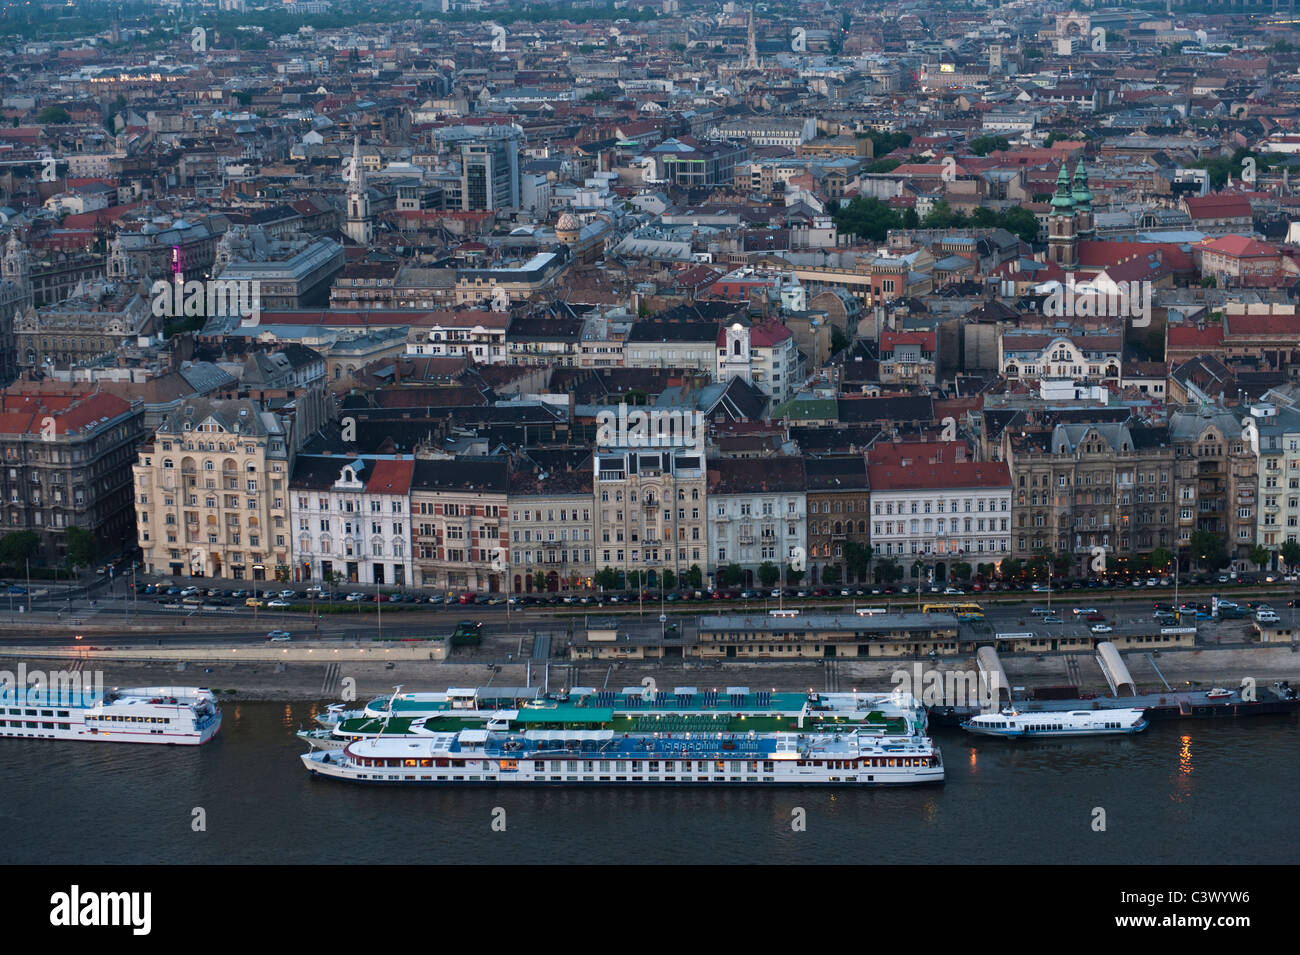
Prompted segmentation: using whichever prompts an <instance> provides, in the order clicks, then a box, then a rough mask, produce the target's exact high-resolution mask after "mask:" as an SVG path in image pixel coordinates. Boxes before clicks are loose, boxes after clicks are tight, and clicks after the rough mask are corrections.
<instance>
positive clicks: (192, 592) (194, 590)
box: [181, 587, 200, 597]
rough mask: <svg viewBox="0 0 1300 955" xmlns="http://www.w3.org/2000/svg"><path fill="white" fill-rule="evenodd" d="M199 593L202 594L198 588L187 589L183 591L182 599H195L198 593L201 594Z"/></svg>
mask: <svg viewBox="0 0 1300 955" xmlns="http://www.w3.org/2000/svg"><path fill="white" fill-rule="evenodd" d="M199 592H200V591H199V588H198V587H186V588H185V589H184V590H182V591H181V596H182V597H193V596H194V595H195V594H197V593H199Z"/></svg>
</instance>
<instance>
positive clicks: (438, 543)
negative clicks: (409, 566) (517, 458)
mask: <svg viewBox="0 0 1300 955" xmlns="http://www.w3.org/2000/svg"><path fill="white" fill-rule="evenodd" d="M509 492H510V483H509V464H508V461H507V459H506V458H504V457H475V456H470V455H464V456H461V457H457V458H450V459H445V460H444V459H439V460H417V461H416V462H415V469H414V471H413V473H412V476H411V520H412V522H413V525H414V530H413V533H414V539H413V541H412V543H413V544H414V547H415V585H416V586H417V587H423V588H426V589H429V590H442V591H446V592H447V593H449V594H453V593H457V592H472V593H498V592H504V591H505V589H506V581H505V573H506V567H507V566H509V565H510V563H511V560H512V555H511V552H510V502H509Z"/></svg>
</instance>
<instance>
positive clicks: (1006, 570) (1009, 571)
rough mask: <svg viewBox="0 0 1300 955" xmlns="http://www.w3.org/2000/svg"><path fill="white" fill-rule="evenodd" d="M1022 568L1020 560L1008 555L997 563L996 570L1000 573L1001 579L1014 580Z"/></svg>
mask: <svg viewBox="0 0 1300 955" xmlns="http://www.w3.org/2000/svg"><path fill="white" fill-rule="evenodd" d="M1023 569H1024V568H1023V567H1022V566H1021V564H1020V561H1018V560H1016V558H1014V557H1008V558H1006V559H1005V560H1003V561H1002V563H1001V564H999V565H998V571H999V572H1000V573H1001V574H1002V579H1003V580H1014V579H1015V578H1017V577H1019V576H1020V572H1021V571H1022V570H1023Z"/></svg>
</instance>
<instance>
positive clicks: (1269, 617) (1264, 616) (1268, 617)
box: [1255, 610, 1282, 623]
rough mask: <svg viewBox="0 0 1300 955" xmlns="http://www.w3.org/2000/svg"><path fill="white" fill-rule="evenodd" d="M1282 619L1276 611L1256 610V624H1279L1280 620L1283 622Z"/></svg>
mask: <svg viewBox="0 0 1300 955" xmlns="http://www.w3.org/2000/svg"><path fill="white" fill-rule="evenodd" d="M1281 619H1282V618H1281V617H1279V616H1278V615H1277V613H1276V611H1273V610H1256V611H1255V622H1256V623H1277V622H1278V621H1279V620H1281Z"/></svg>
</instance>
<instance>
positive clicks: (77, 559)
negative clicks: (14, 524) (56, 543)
mask: <svg viewBox="0 0 1300 955" xmlns="http://www.w3.org/2000/svg"><path fill="white" fill-rule="evenodd" d="M64 541H65V542H66V543H67V548H68V554H67V558H66V566H67V567H68V568H69V569H70V570H76V569H77V568H78V567H89V566H91V565H92V564H93V563H94V562H95V556H96V547H95V535H94V534H92V533H91V532H90V531H87V530H82V529H81V528H80V527H69V528H68V529H67V531H66V532H65V536H64ZM40 550H41V535H40V534H38V533H36V531H12V532H11V533H8V534H6V535H5V536H4V537H0V566H3V567H8V568H11V569H13V568H18V567H22V566H23V565H24V564H26V563H27V562H28V561H33V560H35V559H36V558H37V557H38V556H39V554H40Z"/></svg>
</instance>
